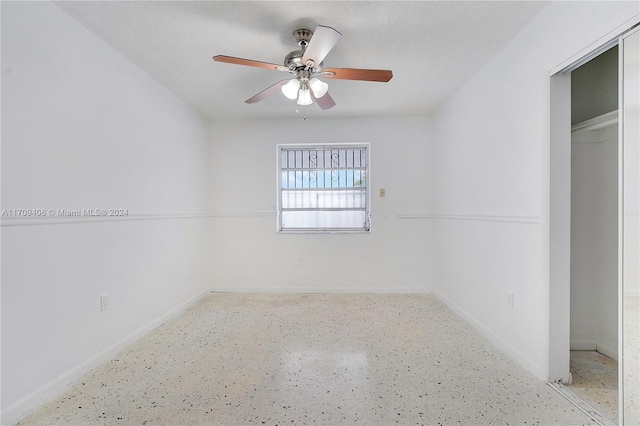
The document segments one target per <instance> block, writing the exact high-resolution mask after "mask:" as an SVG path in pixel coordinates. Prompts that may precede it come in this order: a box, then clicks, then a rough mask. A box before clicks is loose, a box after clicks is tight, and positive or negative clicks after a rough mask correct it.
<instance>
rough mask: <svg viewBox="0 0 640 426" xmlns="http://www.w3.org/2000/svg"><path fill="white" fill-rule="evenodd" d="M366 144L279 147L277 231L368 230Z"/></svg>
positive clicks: (367, 162) (367, 147)
mask: <svg viewBox="0 0 640 426" xmlns="http://www.w3.org/2000/svg"><path fill="white" fill-rule="evenodd" d="M368 179H369V144H327V145H321V146H318V145H278V231H279V232H367V231H369V228H370V226H369V225H370V222H369V185H368Z"/></svg>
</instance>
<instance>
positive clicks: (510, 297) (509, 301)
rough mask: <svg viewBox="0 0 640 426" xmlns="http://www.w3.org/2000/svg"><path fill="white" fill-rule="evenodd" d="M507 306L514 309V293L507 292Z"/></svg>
mask: <svg viewBox="0 0 640 426" xmlns="http://www.w3.org/2000/svg"><path fill="white" fill-rule="evenodd" d="M507 306H508V307H510V308H513V292H512V291H508V292H507Z"/></svg>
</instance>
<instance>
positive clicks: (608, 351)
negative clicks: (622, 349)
mask: <svg viewBox="0 0 640 426" xmlns="http://www.w3.org/2000/svg"><path fill="white" fill-rule="evenodd" d="M596 351H598V352H600V353H601V354H602V355H606V356H608V357H609V358H611V359H613V360H616V361H617V360H618V348H612V347H611V346H607V345H603V344H602V343H598V345H597V347H596Z"/></svg>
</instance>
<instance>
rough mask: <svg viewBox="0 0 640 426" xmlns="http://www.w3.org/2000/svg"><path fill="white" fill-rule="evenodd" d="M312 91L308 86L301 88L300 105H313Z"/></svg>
mask: <svg viewBox="0 0 640 426" xmlns="http://www.w3.org/2000/svg"><path fill="white" fill-rule="evenodd" d="M312 103H313V100H311V92H310V91H309V89H308V88H304V89H300V95H299V96H298V105H311V104H312Z"/></svg>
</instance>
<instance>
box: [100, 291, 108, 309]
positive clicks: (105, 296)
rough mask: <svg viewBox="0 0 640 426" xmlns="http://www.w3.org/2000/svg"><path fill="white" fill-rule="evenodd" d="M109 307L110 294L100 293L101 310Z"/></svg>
mask: <svg viewBox="0 0 640 426" xmlns="http://www.w3.org/2000/svg"><path fill="white" fill-rule="evenodd" d="M107 309H109V295H108V294H101V295H100V310H101V311H106V310H107Z"/></svg>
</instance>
